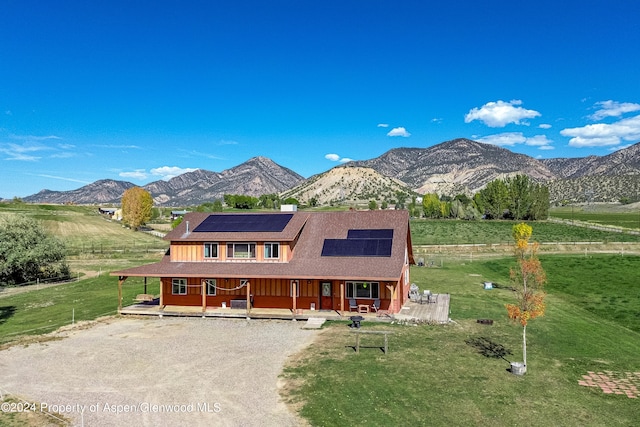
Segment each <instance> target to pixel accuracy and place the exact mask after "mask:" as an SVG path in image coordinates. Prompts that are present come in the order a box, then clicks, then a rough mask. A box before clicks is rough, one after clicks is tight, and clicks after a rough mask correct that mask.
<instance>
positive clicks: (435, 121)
mask: <svg viewBox="0 0 640 427" xmlns="http://www.w3.org/2000/svg"><path fill="white" fill-rule="evenodd" d="M442 121H443V119H442V118H441V117H434V118H433V119H431V123H442Z"/></svg>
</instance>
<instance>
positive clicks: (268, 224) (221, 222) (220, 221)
mask: <svg viewBox="0 0 640 427" xmlns="http://www.w3.org/2000/svg"><path fill="white" fill-rule="evenodd" d="M291 218H293V214H242V215H220V214H211V215H209V216H208V217H207V218H205V220H204V221H202V222H201V223H200V224H199V225H198V226H197V227H196V228H195V229H194V230H193V231H194V232H195V233H215V232H224V233H234V232H235V233H237V232H280V231H282V230H284V228H285V227H286V226H287V224H288V223H289V221H290V220H291Z"/></svg>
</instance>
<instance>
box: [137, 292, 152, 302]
mask: <svg viewBox="0 0 640 427" xmlns="http://www.w3.org/2000/svg"><path fill="white" fill-rule="evenodd" d="M154 299H155V296H153V295H151V294H138V295H136V298H135V300H134V301H137V302H151V301H153V300H154Z"/></svg>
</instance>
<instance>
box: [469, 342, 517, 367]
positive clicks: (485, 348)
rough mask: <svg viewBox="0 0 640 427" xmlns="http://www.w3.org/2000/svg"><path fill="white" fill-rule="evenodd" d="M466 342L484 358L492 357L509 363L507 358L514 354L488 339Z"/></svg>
mask: <svg viewBox="0 0 640 427" xmlns="http://www.w3.org/2000/svg"><path fill="white" fill-rule="evenodd" d="M464 342H465V343H466V344H467V345H469V346H471V347H473V348H475V349H476V350H477V351H478V353H480V354H481V355H483V356H484V357H490V358H492V359H503V360H505V361H507V362H509V360H508V359H507V358H506V357H505V356H507V355H512V354H513V353H512V352H511V350H509V349H508V348H506V347H505V346H503V345H502V344H499V343H497V342H495V341H492V340H491V339H490V338H487V337H476V338H469V339H466V340H464Z"/></svg>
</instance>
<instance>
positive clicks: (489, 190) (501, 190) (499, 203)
mask: <svg viewBox="0 0 640 427" xmlns="http://www.w3.org/2000/svg"><path fill="white" fill-rule="evenodd" d="M480 199H481V203H479V205H481V206H482V208H483V209H484V213H485V214H486V215H488V216H489V217H491V218H493V219H501V218H502V217H503V216H504V211H505V210H506V209H507V208H508V207H509V190H508V188H507V185H506V184H505V182H504V181H503V180H501V179H496V180H494V181H491V182H490V183H488V184H487V186H486V187H485V188H484V189H483V190H480ZM478 207H480V206H478Z"/></svg>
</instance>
